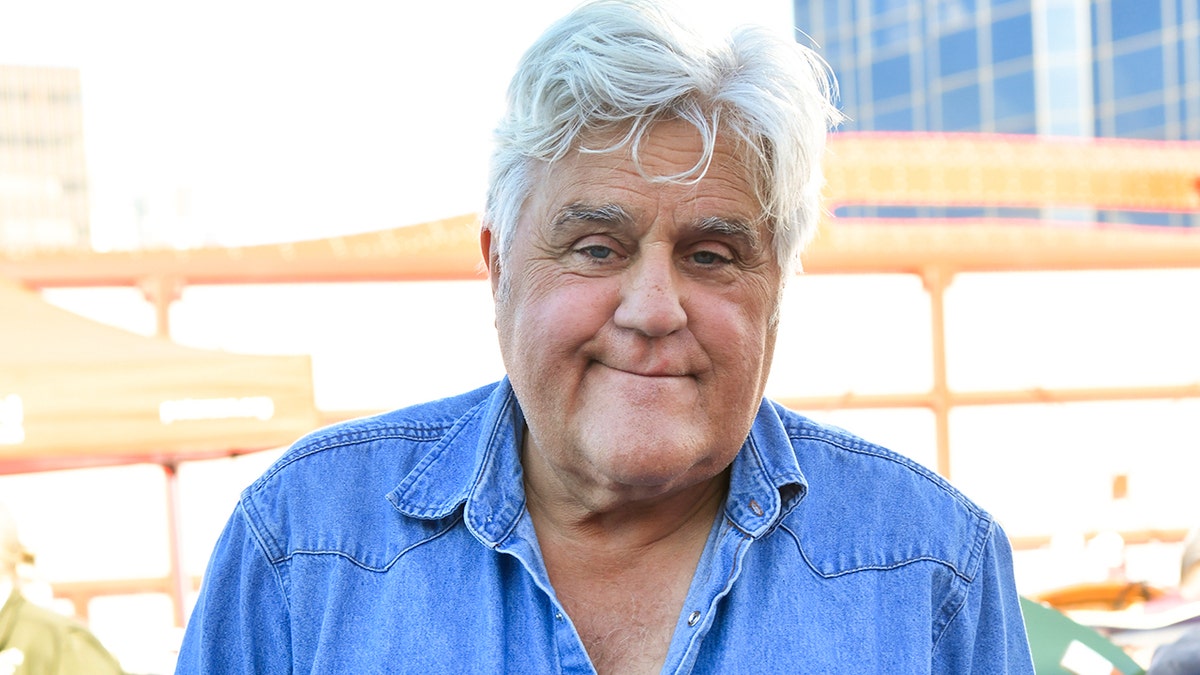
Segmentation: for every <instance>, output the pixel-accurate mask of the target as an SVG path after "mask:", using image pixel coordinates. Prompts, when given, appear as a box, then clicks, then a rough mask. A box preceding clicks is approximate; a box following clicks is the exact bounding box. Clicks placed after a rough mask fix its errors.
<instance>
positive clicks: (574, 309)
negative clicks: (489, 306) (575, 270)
mask: <svg viewBox="0 0 1200 675" xmlns="http://www.w3.org/2000/svg"><path fill="white" fill-rule="evenodd" d="M610 286H611V284H607V283H605V282H604V281H603V280H595V279H580V278H566V279H564V278H557V279H549V280H547V279H539V278H538V277H537V276H536V275H531V276H530V277H528V278H527V279H525V280H522V282H520V283H518V284H514V286H513V288H511V289H510V292H509V293H508V294H507V295H506V296H503V297H497V301H496V327H497V330H498V331H499V333H500V342H501V348H502V350H503V351H504V352H506V360H507V356H508V355H509V354H512V355H515V354H517V353H520V354H523V355H524V358H523V359H522V360H523V361H526V362H528V361H531V360H533V361H546V360H549V359H551V358H553V357H555V356H561V355H562V353H563V352H567V351H571V350H573V349H575V348H577V347H579V346H580V345H581V344H582V343H584V342H586V341H588V340H590V339H592V338H593V337H595V336H596V334H597V333H598V332H599V331H600V330H601V329H602V327H603V326H604V325H605V324H606V323H607V322H608V320H609V319H610V318H611V316H612V312H613V304H614V300H613V298H615V297H616V296H615V292H614V291H613V290H612V289H611V288H610ZM548 365H553V364H548Z"/></svg>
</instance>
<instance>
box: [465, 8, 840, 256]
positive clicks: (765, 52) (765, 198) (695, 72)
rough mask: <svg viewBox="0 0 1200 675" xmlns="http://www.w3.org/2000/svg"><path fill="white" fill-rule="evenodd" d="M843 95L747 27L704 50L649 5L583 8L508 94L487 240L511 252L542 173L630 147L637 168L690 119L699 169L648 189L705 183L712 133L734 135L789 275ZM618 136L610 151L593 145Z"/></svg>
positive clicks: (809, 64) (790, 52) (810, 64)
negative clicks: (563, 161)
mask: <svg viewBox="0 0 1200 675" xmlns="http://www.w3.org/2000/svg"><path fill="white" fill-rule="evenodd" d="M835 96H836V83H835V82H834V81H833V78H832V74H831V73H830V71H829V69H828V66H827V65H826V64H825V62H824V61H823V60H822V59H821V58H820V57H819V56H817V55H816V53H814V52H813V51H812V50H810V49H807V48H805V47H803V46H801V45H799V44H797V43H795V42H793V41H790V40H788V39H786V38H784V37H782V36H779V35H777V34H775V33H773V32H771V31H768V30H767V29H765V28H761V27H757V28H756V27H746V28H741V29H739V30H737V31H735V32H733V33H732V34H731V35H730V36H729V37H728V38H727V39H726V40H725V41H724V42H723V43H718V44H706V43H705V42H704V41H702V40H700V38H699V37H697V35H696V34H694V33H692V32H690V31H688V30H687V29H685V28H684V27H683V26H682V25H681V24H680V23H679V22H678V21H677V20H676V19H675V18H674V17H673V16H671V15H670V14H669V13H668V12H667V11H665V10H664V9H663V7H662V6H660V5H659V4H657V3H655V2H653V1H651V0H598V1H596V2H590V3H587V4H585V5H582V6H581V7H579V8H578V9H576V10H575V11H574V12H572V13H571V14H569V15H568V16H566V17H565V18H563V19H561V20H560V21H558V22H557V23H555V24H554V25H552V26H551V27H550V28H549V29H548V30H547V31H546V32H545V33H544V34H543V35H542V37H541V38H540V39H538V41H537V42H535V43H534V45H533V46H532V47H531V48H530V49H529V50H528V51H527V52H526V53H525V55H524V57H523V58H522V59H521V62H520V64H519V66H518V68H517V72H516V74H515V75H514V77H513V79H512V83H511V84H510V85H509V90H508V110H507V113H506V114H505V116H504V117H503V119H502V120H501V122H500V124H499V126H498V128H497V129H496V133H495V138H496V147H495V151H494V152H493V155H492V167H491V176H490V180H489V186H488V194H487V203H486V209H485V213H484V218H483V221H484V227H486V228H488V229H490V230H491V231H492V233H493V235H494V238H495V239H496V240H497V244H498V246H499V249H498V250H499V251H501V252H505V251H507V250H508V247H509V245H510V244H511V242H512V239H513V236H514V231H515V229H516V224H517V221H518V219H519V217H520V213H521V209H522V207H523V205H524V203H525V200H526V199H527V198H528V196H529V194H530V193H531V191H532V188H533V183H534V180H535V176H536V175H537V171H536V170H535V169H536V167H537V166H538V165H539V163H541V164H550V163H552V162H554V161H555V160H558V159H560V158H562V157H564V156H565V155H567V153H569V152H572V151H580V152H611V151H616V150H619V149H622V148H624V147H626V146H628V147H629V148H630V152H631V155H632V157H633V161H634V163H635V164H638V150H639V146H640V145H641V143H642V142H643V139H644V138H645V135H646V134H647V132H648V130H649V128H650V127H651V126H652V125H654V124H655V123H656V122H659V121H664V120H682V121H685V122H688V123H690V124H691V125H693V126H694V127H695V128H696V129H697V130H698V131H699V132H700V135H701V138H702V140H703V153H702V156H701V157H700V158H699V159H698V160H697V162H696V165H695V166H693V167H692V168H691V169H689V170H688V171H685V172H683V173H681V174H677V175H674V176H653V177H650V176H647V178H648V179H650V180H656V181H670V182H679V183H689V182H695V181H698V180H700V178H701V177H703V175H704V173H705V171H706V170H707V168H708V164H709V162H710V161H711V159H712V155H713V149H714V146H715V143H716V136H717V133H718V132H721V133H723V134H725V133H727V134H731V135H732V137H733V139H734V140H735V141H736V142H737V143H738V145H739V146H740V147H739V150H740V151H741V155H742V157H743V158H744V161H745V163H746V167H745V168H746V171H747V174H748V178H749V179H750V180H751V182H752V184H753V185H754V186H755V188H756V190H757V192H758V198H759V201H760V202H761V204H762V207H763V216H764V217H765V218H766V220H767V224H768V227H769V228H770V230H771V232H772V235H773V240H774V253H775V257H776V261H777V262H778V264H779V265H780V267H781V268H782V269H783V270H784V272H785V273H786V272H790V271H791V269H792V267H793V266H794V265H795V264H796V262H798V257H799V252H800V250H801V249H802V248H803V246H804V244H805V243H807V241H808V240H809V239H811V238H812V236H813V234H814V232H815V230H816V227H817V223H818V221H819V220H820V214H821V189H822V187H823V185H824V179H823V176H822V173H821V166H820V164H821V157H822V154H823V153H824V149H825V137H826V134H827V133H828V131H829V129H830V128H831V127H832V126H833V125H834V124H836V123H837V122H838V121H840V119H841V114H840V113H839V112H838V111H837V110H836V108H835V107H834V105H833V101H832V99H833V97H835ZM614 134H615V135H616V138H618V140H617V141H616V142H615V143H611V144H608V145H607V146H604V147H589V146H588V145H587V143H588V142H589V141H592V140H593V139H596V138H612V137H613V135H614ZM638 170H639V171H641V166H640V164H638ZM643 175H644V173H643Z"/></svg>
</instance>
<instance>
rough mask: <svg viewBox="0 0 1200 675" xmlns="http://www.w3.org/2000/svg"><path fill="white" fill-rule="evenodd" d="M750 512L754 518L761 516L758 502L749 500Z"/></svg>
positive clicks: (761, 511)
mask: <svg viewBox="0 0 1200 675" xmlns="http://www.w3.org/2000/svg"><path fill="white" fill-rule="evenodd" d="M750 510H751V511H753V512H754V515H756V516H761V515H762V514H763V508H762V507H761V506H759V505H758V502H757V501H755V500H753V499H751V500H750Z"/></svg>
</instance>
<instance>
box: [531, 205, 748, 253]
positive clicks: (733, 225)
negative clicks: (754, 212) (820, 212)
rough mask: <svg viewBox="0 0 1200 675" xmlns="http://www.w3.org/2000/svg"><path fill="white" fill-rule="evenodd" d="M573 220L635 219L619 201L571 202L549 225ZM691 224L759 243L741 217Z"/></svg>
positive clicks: (620, 221) (616, 221)
mask: <svg viewBox="0 0 1200 675" xmlns="http://www.w3.org/2000/svg"><path fill="white" fill-rule="evenodd" d="M572 222H576V223H586V222H601V223H608V224H611V225H616V226H619V227H629V226H632V225H633V223H634V219H633V216H631V215H630V214H629V212H628V211H626V210H625V209H624V208H622V207H621V206H620V205H618V204H600V205H596V206H593V205H590V204H581V203H574V204H567V205H566V206H564V207H563V208H561V209H559V211H558V212H557V213H556V214H555V215H554V218H553V219H552V220H551V221H550V225H551V228H552V229H554V230H561V229H563V228H564V226H566V225H567V224H568V223H572ZM693 226H694V228H695V230H696V231H697V232H699V233H701V234H713V235H721V236H725V237H735V238H738V239H741V240H743V241H744V242H746V243H747V244H749V245H750V247H752V248H755V249H757V248H758V246H759V244H760V243H761V242H760V235H759V229H758V228H757V227H755V226H754V224H753V223H751V222H749V221H747V220H743V219H741V218H726V217H722V216H708V217H706V218H701V219H700V220H698V221H696V222H695V223H694V224H693Z"/></svg>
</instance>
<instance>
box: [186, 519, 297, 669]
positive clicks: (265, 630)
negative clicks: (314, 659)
mask: <svg viewBox="0 0 1200 675" xmlns="http://www.w3.org/2000/svg"><path fill="white" fill-rule="evenodd" d="M289 625H290V620H289V613H288V606H287V596H286V595H285V594H284V591H283V586H282V582H281V581H280V579H279V576H278V574H277V571H276V569H275V567H274V566H273V565H272V564H271V562H270V560H268V558H267V555H266V553H265V552H264V550H263V549H262V547H261V546H260V545H259V543H258V539H257V537H256V536H255V534H254V531H253V530H252V529H251V528H250V527H249V525H248V523H247V520H246V513H245V511H244V510H243V507H242V505H241V504H239V505H238V508H237V510H235V511H234V513H233V516H232V517H231V518H230V519H229V522H228V523H227V524H226V525H225V530H224V531H223V532H222V533H221V536H220V538H219V539H218V540H217V544H216V547H215V548H214V549H213V553H212V557H211V558H210V559H209V563H208V570H207V571H206V572H205V575H204V582H203V586H202V587H201V589H200V597H199V598H198V599H197V601H196V606H195V608H194V609H193V610H192V616H191V618H190V619H189V620H188V624H187V628H186V630H185V632H184V637H183V644H182V646H181V647H180V650H179V659H178V661H177V662H176V667H175V673H176V675H192V674H195V675H211V674H213V673H222V674H225V673H246V674H247V675H249V674H251V673H254V674H271V673H290V672H291V647H290V644H291V640H290V631H289Z"/></svg>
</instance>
